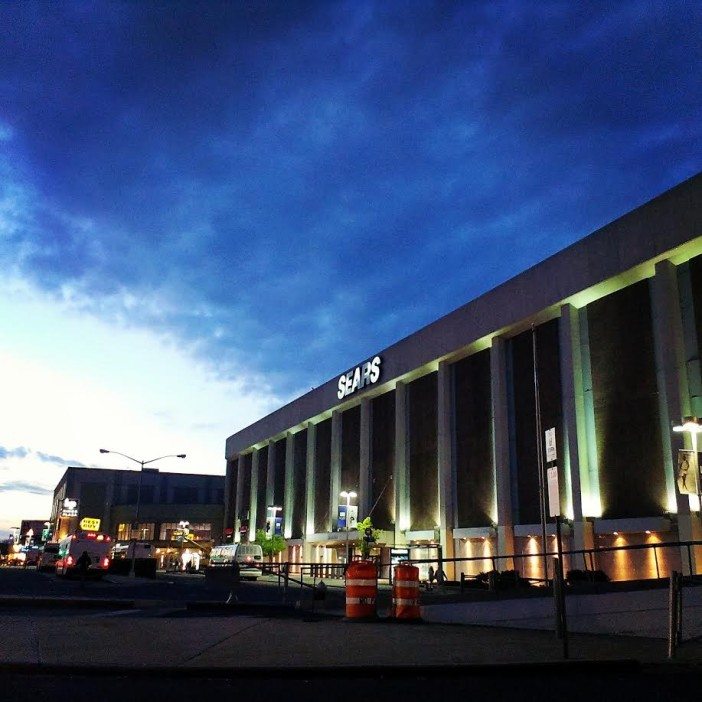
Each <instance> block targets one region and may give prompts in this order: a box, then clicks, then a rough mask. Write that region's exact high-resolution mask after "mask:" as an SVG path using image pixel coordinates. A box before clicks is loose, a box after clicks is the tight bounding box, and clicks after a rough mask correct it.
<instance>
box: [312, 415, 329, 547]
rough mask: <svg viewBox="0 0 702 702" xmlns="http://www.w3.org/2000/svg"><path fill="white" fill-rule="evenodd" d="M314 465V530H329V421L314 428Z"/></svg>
mask: <svg viewBox="0 0 702 702" xmlns="http://www.w3.org/2000/svg"><path fill="white" fill-rule="evenodd" d="M315 441H316V447H315V450H316V464H315V467H314V474H315V483H314V530H315V532H317V533H320V532H324V531H328V530H329V494H330V493H329V484H330V481H331V419H325V420H324V421H323V422H320V423H319V424H317V426H316V437H315Z"/></svg>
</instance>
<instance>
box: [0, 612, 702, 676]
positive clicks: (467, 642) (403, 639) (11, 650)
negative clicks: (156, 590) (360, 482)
mask: <svg viewBox="0 0 702 702" xmlns="http://www.w3.org/2000/svg"><path fill="white" fill-rule="evenodd" d="M171 614H172V612H171ZM139 615H140V612H139V610H121V611H120V610H117V611H113V612H107V613H77V612H76V613H74V614H67V613H64V612H63V611H57V612H55V613H51V614H49V613H45V614H43V615H32V614H22V615H19V614H17V615H14V614H0V661H2V663H3V664H5V666H7V665H8V664H35V665H36V664H40V665H49V666H50V665H58V666H84V665H85V666H108V667H114V666H118V667H127V668H134V667H136V668H173V667H178V668H182V667H186V668H190V667H192V668H203V669H204V668H227V669H229V668H256V669H258V668H271V667H274V668H276V669H278V668H281V667H282V668H287V667H291V668H305V667H314V668H326V667H328V668H333V667H347V666H370V667H382V666H398V665H402V666H447V665H448V666H461V665H495V664H499V665H514V664H542V663H550V662H551V663H557V662H559V661H561V660H562V654H561V643H560V642H559V641H558V640H557V639H556V638H555V636H554V635H553V633H552V632H547V631H534V630H517V629H507V628H491V627H480V626H455V625H450V624H421V623H417V624H401V623H389V622H379V623H352V622H347V621H344V620H342V619H330V618H325V619H320V620H316V621H315V620H313V621H304V620H301V619H291V618H282V619H273V618H267V617H262V616H257V617H253V616H245V615H218V616H207V617H202V616H187V617H185V616H180V617H179V616H167V617H160V616H158V612H153V613H151V614H148V613H147V614H144V613H141V616H139ZM570 649H571V659H572V660H575V661H578V660H579V661H587V660H589V661H621V660H637V661H642V662H661V661H665V657H666V643H665V641H663V640H655V639H649V638H643V637H624V636H611V635H600V636H597V635H590V634H576V635H573V636H572V637H571V641H570ZM679 660H680V661H687V662H697V663H699V662H700V661H702V644H700V643H696V642H690V643H687V644H683V646H682V647H681V648H680V652H679Z"/></svg>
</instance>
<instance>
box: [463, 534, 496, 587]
mask: <svg viewBox="0 0 702 702" xmlns="http://www.w3.org/2000/svg"><path fill="white" fill-rule="evenodd" d="M493 555H494V544H493V543H492V541H491V539H488V538H476V539H461V541H460V545H459V549H458V553H457V554H456V556H457V557H459V558H470V559H476V560H466V561H463V562H461V563H457V564H456V568H457V577H460V573H461V572H463V573H465V574H466V575H478V573H487V572H489V571H491V570H492V569H493V565H492V560H491V556H493Z"/></svg>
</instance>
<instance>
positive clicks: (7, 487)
mask: <svg viewBox="0 0 702 702" xmlns="http://www.w3.org/2000/svg"><path fill="white" fill-rule="evenodd" d="M0 492H23V493H29V494H31V495H51V494H53V492H54V491H53V490H52V489H51V488H47V487H44V486H43V485H39V484H37V483H29V482H27V481H25V480H8V481H7V482H4V483H0Z"/></svg>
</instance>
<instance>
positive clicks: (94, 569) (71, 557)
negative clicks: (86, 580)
mask: <svg viewBox="0 0 702 702" xmlns="http://www.w3.org/2000/svg"><path fill="white" fill-rule="evenodd" d="M111 547H112V538H111V537H110V535H109V534H102V533H100V532H96V531H77V532H76V533H75V534H71V535H70V536H67V537H66V538H65V539H61V541H59V548H58V559H57V560H56V575H61V576H71V575H75V574H77V573H78V570H77V563H78V559H79V558H80V557H81V555H82V554H83V552H84V551H87V552H88V555H89V556H90V567H89V568H88V575H89V576H90V577H97V578H101V577H102V576H103V573H106V572H107V569H108V568H109V566H110V549H111Z"/></svg>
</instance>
